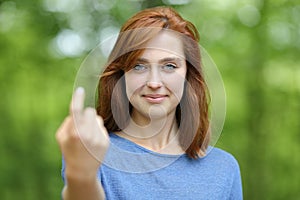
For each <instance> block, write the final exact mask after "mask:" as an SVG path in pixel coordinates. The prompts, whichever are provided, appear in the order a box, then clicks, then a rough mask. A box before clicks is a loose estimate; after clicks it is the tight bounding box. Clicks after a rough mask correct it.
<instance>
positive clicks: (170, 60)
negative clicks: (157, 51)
mask: <svg viewBox="0 0 300 200" xmlns="http://www.w3.org/2000/svg"><path fill="white" fill-rule="evenodd" d="M180 61H182V59H180V58H178V57H166V58H162V59H160V60H159V61H158V63H165V62H178V63H179V62H180ZM137 62H142V63H150V60H148V59H146V58H142V57H141V58H138V59H137Z"/></svg>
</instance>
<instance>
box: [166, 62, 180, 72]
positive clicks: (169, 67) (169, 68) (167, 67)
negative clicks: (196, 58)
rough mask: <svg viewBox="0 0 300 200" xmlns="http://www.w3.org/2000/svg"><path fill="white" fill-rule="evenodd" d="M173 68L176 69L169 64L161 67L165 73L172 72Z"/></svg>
mask: <svg viewBox="0 0 300 200" xmlns="http://www.w3.org/2000/svg"><path fill="white" fill-rule="evenodd" d="M175 68H177V66H176V65H174V64H171V63H169V64H166V65H164V66H163V69H164V70H166V71H172V70H174V69H175Z"/></svg>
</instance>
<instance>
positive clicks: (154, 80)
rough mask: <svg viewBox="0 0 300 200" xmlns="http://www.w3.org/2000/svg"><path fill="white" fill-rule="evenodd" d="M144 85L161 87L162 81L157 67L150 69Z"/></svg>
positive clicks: (155, 87)
mask: <svg viewBox="0 0 300 200" xmlns="http://www.w3.org/2000/svg"><path fill="white" fill-rule="evenodd" d="M146 85H147V86H148V87H150V88H152V89H157V88H160V87H162V85H163V83H162V80H161V75H160V72H159V70H158V69H152V70H151V71H150V74H149V77H148V80H147V83H146Z"/></svg>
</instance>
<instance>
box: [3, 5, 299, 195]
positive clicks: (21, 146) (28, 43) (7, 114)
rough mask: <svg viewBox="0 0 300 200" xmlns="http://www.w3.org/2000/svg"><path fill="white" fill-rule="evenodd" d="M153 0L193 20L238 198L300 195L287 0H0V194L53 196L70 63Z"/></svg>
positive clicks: (292, 27)
mask: <svg viewBox="0 0 300 200" xmlns="http://www.w3.org/2000/svg"><path fill="white" fill-rule="evenodd" d="M157 5H169V6H172V7H174V8H176V9H177V10H178V11H179V12H180V13H181V14H182V16H183V17H184V18H186V19H188V20H190V21H192V22H193V23H194V24H195V25H196V27H197V28H198V30H199V32H200V35H201V42H200V43H201V45H202V46H203V47H204V48H205V49H206V50H207V51H208V52H209V54H210V55H211V57H212V58H213V60H214V61H215V63H216V64H217V66H218V68H219V70H220V73H221V74H222V77H223V81H224V84H225V88H226V94H227V115H226V121H225V125H224V129H223V132H222V135H221V137H220V139H219V141H218V144H217V146H219V147H221V148H223V149H225V150H227V151H229V152H231V153H232V154H233V155H234V156H235V157H236V158H237V160H238V161H239V164H240V167H241V173H242V181H243V191H244V199H246V200H261V199H262V200H269V199H272V200H273V199H274V200H281V199H292V200H294V199H300V156H299V152H300V123H299V121H300V120H299V119H300V101H299V100H300V2H299V1H296V0H295V1H292V0H290V1H287V0H272V1H271V0H269V1H267V0H265V1H264V0H241V1H239V0H159V1H157V0H149V1H146V0H145V1H138V0H126V1H125V0H37V1H32V0H15V1H3V0H2V1H0V80H1V82H0V83H1V85H0V89H1V93H2V95H1V101H0V102H1V104H0V113H1V120H0V130H1V139H0V162H1V163H0V199H5V200H19V199H23V200H40V199H60V192H61V189H62V187H63V183H62V180H61V177H60V167H61V154H60V151H59V148H58V145H57V144H56V141H55V137H54V135H55V132H56V129H57V128H58V127H59V125H60V123H61V122H62V120H63V119H64V117H65V116H66V115H67V114H68V107H69V101H70V98H71V94H72V90H73V84H74V80H75V76H76V72H77V70H78V69H79V67H80V64H81V63H82V62H83V60H84V58H85V57H86V56H87V54H88V53H89V52H90V51H91V49H93V48H94V47H96V45H97V44H98V43H99V42H100V41H102V40H103V39H105V38H106V37H108V36H109V35H111V34H113V33H116V32H117V31H118V30H119V28H120V26H121V25H122V24H123V23H124V22H125V21H126V19H128V18H129V17H130V16H132V15H133V14H134V13H136V12H137V11H139V10H141V9H143V8H147V7H152V6H157ZM220 167H222V166H220ZM133 187H134V186H133ZM199 189H201V188H199Z"/></svg>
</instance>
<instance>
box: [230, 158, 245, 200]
mask: <svg viewBox="0 0 300 200" xmlns="http://www.w3.org/2000/svg"><path fill="white" fill-rule="evenodd" d="M233 170H234V171H233V182H232V188H231V193H230V198H229V199H230V200H242V199H243V191H242V180H241V172H240V167H239V164H238V162H237V161H236V160H235V163H234V167H233Z"/></svg>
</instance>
